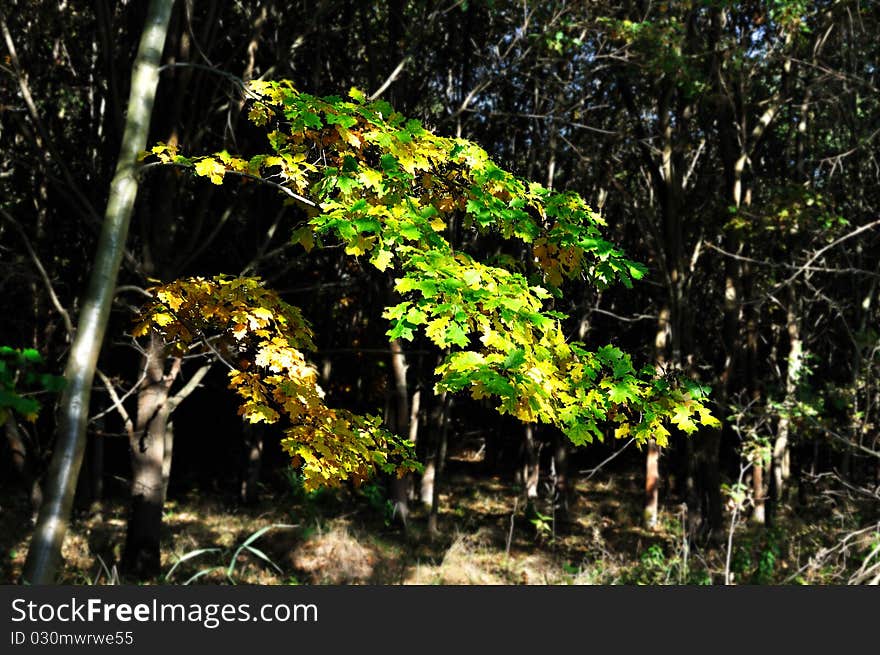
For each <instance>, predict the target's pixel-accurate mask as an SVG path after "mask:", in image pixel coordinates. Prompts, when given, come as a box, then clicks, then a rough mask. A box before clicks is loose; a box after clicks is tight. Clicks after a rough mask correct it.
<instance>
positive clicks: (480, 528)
mask: <svg viewBox="0 0 880 655" xmlns="http://www.w3.org/2000/svg"><path fill="white" fill-rule="evenodd" d="M444 491H445V492H444V493H443V494H442V495H441V508H442V511H441V514H440V517H439V518H440V528H441V532H442V534H441V537H440V538H439V539H431V538H429V536H428V535H427V533H426V532H425V529H424V525H425V516H424V514H423V513H422V512H423V510H420V509H418V508H416V509H415V512H414V514H413V516H412V521H411V523H410V530H409V531H408V532H407V533H403V532H402V531H401V530H400V529H399V528H397V527H394V526H390V525H388V524H387V518H388V517H387V516H383V514H382V512H381V510H380V509H379V508H377V507H376V505H375V503H373V504H372V505H371V504H370V502H368V501H367V499H366V497H365V496H364V495H363V494H358V493H354V492H341V493H340V494H337V495H332V496H330V497H329V502H324V501H327V498H326V497H325V499H324V501H322V502H318V503H316V501H315V500H314V499H309V498H302V497H296V496H291V495H289V494H288V495H281V496H279V495H278V494H277V493H275V494H268V493H267V494H266V495H264V497H263V498H262V499H261V502H259V503H258V504H256V505H254V506H248V507H241V506H238V505H236V504H235V503H233V502H224V501H223V499H222V498H218V497H217V496H216V495H213V494H198V493H191V494H189V495H187V496H186V497H183V498H179V499H177V500H175V501H173V502H169V503H168V505H167V507H166V511H165V517H164V527H163V535H162V542H163V552H162V572H163V574H162V576H160V577H159V578H158V579H156V580H152V581H147V582H152V583H156V584H168V583H170V584H181V583H183V582H185V581H187V580H190V579H192V578H193V576H198V577H197V578H195V580H193V582H197V583H208V584H228V583H229V582H230V581H234V582H236V583H237V584H381V585H391V584H393V585H397V584H417V585H431V584H443V585H511V584H517V585H519V584H539V585H558V584H614V583H640V582H645V583H651V584H659V583H663V582H678V581H680V580H681V579H682V575H683V571H684V570H685V569H686V571H685V572H686V573H687V574H688V575H691V577H690V578H688V581H690V582H693V581H694V580H697V579H701V580H705V581H714V582H717V581H718V580H719V576H718V572H719V568H720V569H723V552H722V551H721V550H720V549H718V548H711V547H706V546H703V545H698V546H699V547H697V546H694V549H693V552H692V553H691V556H690V560H688V561H687V562H686V563H685V562H683V561H682V550H681V543H682V539H681V534H682V532H681V517H680V516H679V515H678V514H676V513H675V511H668V512H665V513H663V514H662V515H661V521H660V527H659V529H658V530H653V531H649V530H645V529H643V528H642V527H640V525H639V520H638V518H639V515H640V509H639V506H640V500H641V493H640V489H639V487H638V484H636V481H634V480H632V479H628V478H622V477H619V478H616V479H610V478H606V479H605V480H604V481H597V480H596V481H591V482H589V483H586V484H584V483H581V484H579V486H578V487H577V489H576V490H575V493H574V498H573V503H572V505H571V507H570V516H571V517H572V520H571V521H570V522H569V523H566V524H563V523H561V522H560V524H559V525H556V524H551V526H550V527H549V528H548V526H547V525H545V526H544V528H543V529H536V526H535V525H533V524H532V522H530V520H529V518H528V517H527V516H526V515H525V513H524V511H523V507H522V503H521V502H520V501H518V500H517V495H516V490H515V489H514V488H513V487H512V486H511V485H510V484H508V483H507V482H506V481H504V480H502V479H499V478H485V477H480V478H475V477H469V476H467V475H463V474H460V475H458V476H457V477H456V476H452V477H450V478H449V479H448V480H447V481H446V484H445V487H444ZM514 508H516V512H514ZM538 509H539V511H540V512H542V513H543V514H545V515H549V514H552V509H551V508H549V506H548V505H547V504H546V503H543V504H540V505H539V507H538ZM29 516H30V514H29V509H28V508H27V507H26V503H24V502H21V501H18V504H17V501H16V499H15V498H13V497H3V496H2V495H0V557H2V559H0V579H2V580H3V581H4V582H14V581H15V580H17V579H18V577H19V576H20V573H21V567H22V565H23V563H24V558H25V555H26V552H27V546H28V540H29V538H30V531H31V524H30V519H29ZM125 516H126V508H125V504H124V503H123V502H122V501H121V500H116V501H108V502H106V503H105V504H104V507H103V509H102V511H101V512H100V513H92V514H80V515H77V516H75V517H74V520H73V521H72V524H71V529H70V530H69V532H68V537H67V539H66V541H65V543H64V549H63V554H64V559H65V563H64V567H63V569H62V571H61V580H62V581H63V582H65V583H69V584H92V583H100V584H106V583H107V582H108V581H112V580H113V579H114V567H115V565H116V563H117V562H118V561H119V558H120V555H121V550H122V544H123V543H124V537H125ZM276 524H295V526H296V527H294V528H292V529H272V530H269V531H267V532H266V533H265V534H262V535H261V536H260V537H259V538H258V539H257V540H256V541H254V542H253V543H252V544H251V545H252V546H254V547H255V548H258V549H259V550H260V552H261V553H262V554H264V555H265V556H266V558H267V559H268V560H270V561H271V562H272V564H269V563H267V562H266V561H264V560H263V559H261V557H258V556H257V555H255V554H254V553H251V552H248V551H246V550H243V551H241V550H239V546H240V545H241V544H242V543H244V542H245V541H246V540H247V539H248V538H249V537H250V536H251V535H253V534H254V533H255V532H256V531H258V530H260V529H262V528H265V527H266V526H271V525H276ZM787 525H789V527H790V528H791V530H789V531H788V532H787V535H788V536H787V537H786V539H788V543H787V545H786V550H784V551H782V552H780V553H779V559H778V562H777V564H776V566H777V569H776V570H777V572H778V573H779V575H780V576H784V575H788V573H790V572H791V571H792V570H796V569H797V567H799V566H800V565H801V564H803V562H804V561H806V559H807V558H808V557H809V554H810V552H816V550H817V549H818V548H819V547H820V545H821V544H820V543H819V542H818V541H816V534H817V532H816V530H815V525H813V524H812V523H810V524H809V528H808V527H807V524H806V523H805V524H804V529H802V530H795V528H796V527H797V523H796V521H795V520H794V519H790V520H789V521H788V524H787ZM762 534H763V533H761V532H756V531H755V530H752V529H751V528H749V527H748V526H745V525H744V526H742V527H741V529H740V530H738V532H737V544H739V545H740V546H741V547H742V549H743V551H744V552H746V551H749V549H751V554H750V557H751V558H752V564H751V565H750V566H754V565H756V563H757V562H758V559H759V557H760V556H761V549H762V548H764V546H763V545H762V544H763V543H764V542H762V538H763V537H762V536H761V535H762ZM869 538H870V539H875V537H873V536H871V535H868V536H866V537H865V539H866V540H867V539H869ZM811 540H812V541H811ZM870 543H873V541H871V542H870ZM869 545H870V544H869V543H868V542H866V544H865V545H864V547H865V548H867V547H868V546H869ZM237 551H238V552H237ZM193 553H197V554H196V555H193ZM236 553H237V554H236ZM188 556H190V557H189V559H187V560H186V561H185V562H183V563H181V564H179V565H178V562H180V560H181V559H182V558H187V557H188ZM175 565H177V566H176V568H174V567H175ZM230 565H233V575H232V577H231V579H230V577H229V576H228V575H227V572H228V570H229V567H230ZM172 569H173V575H171V576H170V577H169V576H168V573H169V572H170V571H172ZM694 573H698V574H699V575H698V576H696V577H694V576H693V575H692V574H694ZM746 573H747V572H746ZM815 575H816V576H819V577H814V575H813V574H812V573H805V575H804V576H803V581H805V582H808V583H814V582H819V583H821V582H822V581H823V580H824V578H822V577H821V576H822V575H824V573H823V572H822V571H819V572H818V573H816V574H815ZM738 579H739V578H738ZM123 581H125V580H123Z"/></svg>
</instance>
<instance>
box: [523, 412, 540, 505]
mask: <svg viewBox="0 0 880 655" xmlns="http://www.w3.org/2000/svg"><path fill="white" fill-rule="evenodd" d="M535 432H536V431H535V425H534V424H533V423H526V424H525V426H523V445H522V453H523V456H522V473H521V475H522V483H523V487H524V488H525V494H526V503H527V505H526V506H527V507H528V508H529V510H528V511H533V510H534V504H535V500H536V499H537V498H538V481H539V479H540V473H541V444H540V443H538V440H537V439H536V438H535Z"/></svg>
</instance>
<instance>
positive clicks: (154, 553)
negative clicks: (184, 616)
mask: <svg viewBox="0 0 880 655" xmlns="http://www.w3.org/2000/svg"><path fill="white" fill-rule="evenodd" d="M145 359H146V362H145V370H146V379H145V380H144V382H143V383H142V385H141V389H140V392H139V394H138V409H137V422H136V425H135V430H134V433H133V435H132V438H131V442H130V444H129V446H130V455H131V474H132V477H131V509H130V513H129V518H128V530H127V533H126V540H125V551H124V554H123V561H122V566H123V569H124V570H125V571H126V573H129V574H131V575H135V576H138V577H140V578H149V577H153V576H155V575H158V573H159V548H160V532H161V527H162V510H163V507H164V504H165V489H166V478H165V475H164V473H165V466H166V456H165V446H166V439H167V437H168V416H169V412H170V409H171V404H170V403H169V391H170V390H171V385H172V383H173V382H174V378H175V377H176V376H177V372H178V370H179V368H180V360H178V359H175V360H173V362H172V364H171V371H170V372H169V373H166V371H165V368H166V363H167V361H168V357H167V354H166V349H165V344H164V343H163V341H162V337H161V336H159V335H158V334H157V333H155V332H153V333H152V334H151V335H150V343H149V345H148V346H147V350H146V354H145ZM168 463H169V464H170V459H169V460H168Z"/></svg>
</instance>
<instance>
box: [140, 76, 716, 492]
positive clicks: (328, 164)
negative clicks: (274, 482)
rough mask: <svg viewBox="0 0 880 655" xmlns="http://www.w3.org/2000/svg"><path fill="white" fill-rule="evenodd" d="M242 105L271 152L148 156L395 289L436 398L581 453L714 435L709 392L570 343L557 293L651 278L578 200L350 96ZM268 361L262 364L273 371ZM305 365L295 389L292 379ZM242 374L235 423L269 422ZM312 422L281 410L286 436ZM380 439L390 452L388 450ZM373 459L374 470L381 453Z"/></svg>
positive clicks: (310, 453) (324, 478) (257, 93)
mask: <svg viewBox="0 0 880 655" xmlns="http://www.w3.org/2000/svg"><path fill="white" fill-rule="evenodd" d="M249 92H250V94H251V97H252V101H251V105H250V111H249V114H248V115H249V118H250V120H251V121H252V122H253V123H254V124H255V125H257V126H259V127H262V128H264V129H265V130H266V136H267V140H268V145H269V147H270V152H268V153H266V154H260V155H256V156H253V157H251V158H249V159H245V158H239V157H234V156H231V155H230V154H229V153H227V152H226V151H223V152H219V153H215V154H213V155H205V156H199V157H193V158H184V157H182V156H180V155H179V154H178V153H177V150H176V148H174V147H172V146H169V145H166V144H159V145H157V146H156V147H154V148H153V149H152V151H151V153H147V156H149V157H152V158H154V159H157V160H158V161H160V162H164V163H168V164H176V165H183V166H189V167H192V168H193V170H194V172H195V173H196V175H199V176H203V177H207V178H208V179H209V180H210V181H211V182H212V183H215V184H220V183H222V181H223V179H224V177H225V176H226V175H228V174H236V175H245V176H251V177H260V178H268V177H270V176H271V178H272V180H279V181H280V182H281V184H282V185H283V186H284V188H285V189H287V190H288V195H289V196H292V198H291V202H295V203H299V204H301V205H302V206H303V207H304V208H305V209H306V211H307V212H308V214H309V216H310V220H309V223H308V230H303V229H300V230H298V231H297V232H296V233H295V234H294V236H293V238H294V240H295V241H296V242H298V243H300V244H302V245H303V246H304V247H305V248H306V249H307V250H308V249H310V248H312V247H321V246H325V245H331V244H333V243H339V244H341V245H342V246H343V247H344V249H345V252H346V253H347V254H348V255H351V256H355V257H364V258H365V259H367V260H368V261H369V262H370V263H371V264H372V265H373V266H374V267H375V268H377V269H378V270H380V271H387V272H389V274H393V275H394V276H395V290H396V292H397V294H398V296H399V302H398V303H397V304H394V305H392V306H390V307H387V308H386V309H385V312H384V316H385V318H387V319H388V320H389V322H390V327H389V329H388V336H389V338H390V339H404V340H413V339H415V338H416V336H417V335H419V334H421V335H423V336H424V337H425V338H427V339H429V340H430V341H431V342H433V343H434V344H435V345H436V346H437V347H438V348H441V349H442V350H443V351H445V352H446V353H447V354H446V356H445V357H444V359H443V361H442V363H441V364H440V365H439V366H438V367H437V369H436V374H437V376H438V378H437V382H436V390H437V392H444V391H447V392H458V391H467V392H469V393H470V395H471V396H472V397H474V398H476V399H480V398H491V399H494V401H495V407H496V408H497V410H498V411H499V412H501V413H503V414H512V415H514V416H516V417H517V418H519V419H521V420H523V421H540V422H543V423H548V424H551V425H555V426H557V427H558V428H559V429H561V430H562V431H563V432H564V433H565V434H566V435H567V436H568V437H569V438H570V439H571V440H572V442H573V443H575V444H577V445H582V444H585V443H588V442H591V441H592V440H593V439H602V438H603V437H604V435H605V433H606V430H608V429H609V428H613V429H614V431H615V436H617V437H624V436H631V437H634V438H635V439H636V440H637V442H639V443H645V442H647V440H648V439H650V438H654V439H656V440H657V442H658V443H659V444H661V445H665V444H666V443H667V442H668V436H669V430H668V428H667V427H666V426H667V425H669V424H672V425H674V426H676V427H678V428H679V429H681V430H682V431H684V432H685V433H688V434H690V433H693V432H695V431H696V430H697V429H698V425H699V424H701V423H702V424H703V425H708V426H717V425H718V422H717V420H716V419H715V418H714V417H713V416H712V415H711V414H710V412H709V410H708V408H707V407H706V405H705V404H704V403H705V400H706V397H707V393H708V388H706V387H702V386H700V385H697V384H693V383H689V382H687V381H685V382H683V383H681V384H679V383H677V382H676V381H674V380H670V379H669V378H663V379H660V378H657V376H656V375H655V373H654V371H653V370H652V369H641V370H638V369H636V368H635V367H634V365H633V363H632V361H631V359H630V357H629V356H628V355H626V354H625V353H623V352H622V351H620V350H619V349H618V348H616V347H614V346H610V345H609V346H605V347H603V348H600V349H599V350H597V351H595V352H593V351H591V350H589V349H588V348H587V346H586V345H585V344H582V343H578V342H574V341H570V340H569V339H567V338H566V336H565V334H564V333H563V330H562V323H563V321H564V320H565V319H566V318H567V317H566V316H565V315H564V314H561V313H559V312H556V311H553V310H552V309H550V307H551V306H552V302H553V299H554V297H558V296H561V294H562V285H563V283H564V281H565V280H566V279H586V280H587V281H588V282H590V283H592V284H593V285H595V286H596V287H598V288H604V287H606V286H608V285H610V284H612V283H614V282H616V281H619V282H622V283H623V284H624V285H626V286H630V285H631V284H632V280H636V279H640V278H641V277H643V276H644V274H645V272H646V269H645V268H644V267H643V266H642V265H640V264H638V263H636V262H633V261H631V260H629V259H627V258H626V257H625V256H624V254H623V253H622V252H621V251H620V250H619V249H617V248H615V247H614V246H613V245H612V244H611V243H610V242H608V241H607V240H605V239H604V238H603V235H602V231H601V228H602V226H603V224H604V222H603V220H602V219H601V217H599V216H598V215H597V214H596V213H595V212H593V211H592V210H591V209H590V208H589V207H588V206H587V204H586V203H585V201H584V200H583V198H581V197H580V196H579V195H577V194H575V193H571V192H555V191H550V190H548V189H546V188H544V187H542V186H541V185H539V184H536V183H533V182H529V181H526V180H523V179H520V178H518V177H516V176H515V175H513V174H511V173H509V172H507V171H505V170H503V169H501V168H500V167H499V166H497V165H496V164H495V163H494V162H493V161H492V160H491V159H490V157H489V156H488V154H487V153H486V152H485V151H484V150H483V149H482V148H480V147H478V146H477V145H475V144H473V143H471V142H469V141H466V140H464V139H450V138H445V137H441V136H438V135H435V134H433V133H431V132H429V131H428V130H426V129H424V127H423V126H422V125H421V124H420V123H419V122H418V121H416V120H411V119H410V120H408V119H407V118H406V117H404V116H402V115H401V114H399V113H397V112H395V111H394V110H393V109H392V108H391V106H390V105H388V103H386V102H384V101H378V102H367V101H366V100H365V99H364V94H363V93H362V92H360V91H358V90H356V89H353V90H352V91H351V92H350V94H349V96H350V98H351V99H350V100H343V99H341V98H339V97H336V96H331V97H326V98H316V97H314V96H311V95H309V94H305V93H300V92H298V91H297V90H296V89H295V88H294V87H293V85H292V84H291V83H290V82H288V81H281V82H267V81H257V82H253V83H251V85H250V87H249ZM452 224H457V225H460V226H461V227H462V228H463V229H464V230H466V231H468V232H469V233H470V234H472V235H473V237H474V238H475V239H477V240H478V239H479V237H481V236H485V235H490V234H492V235H495V237H496V238H500V239H502V240H503V242H504V243H508V244H519V245H516V248H517V249H521V248H522V247H523V246H525V247H527V248H528V249H530V252H531V258H530V261H528V262H522V263H521V264H519V265H517V264H511V265H509V266H499V265H489V264H486V263H483V262H481V261H477V260H476V259H475V258H474V256H473V255H471V254H469V253H468V252H467V251H466V249H465V248H463V247H462V248H456V247H453V244H452V242H451V238H452V237H451V230H450V226H451V225H452ZM517 249H515V250H514V252H519V251H520V250H517ZM511 261H512V260H511ZM529 269H531V270H532V271H533V273H532V274H531V276H530V275H529V274H528V270H529ZM199 311H201V307H200V308H199ZM165 313H167V312H164V310H163V311H161V312H159V314H157V316H162V315H163V314H165ZM155 322H156V321H154V323H155ZM162 327H163V328H167V327H168V324H166V325H165V326H162ZM174 335H175V333H173V332H172V333H171V334H170V335H169V336H172V337H173V336H174ZM293 345H294V346H295V347H296V343H295V341H294V342H293ZM284 347H285V348H287V347H288V346H287V345H285V346H284ZM272 359H273V358H272V357H268V358H267V357H264V358H263V360H262V361H261V362H260V361H258V362H257V363H258V364H261V365H265V364H267V363H268V364H270V367H271V361H270V360H272ZM300 360H301V358H299V359H297V361H296V366H295V367H294V368H295V371H294V372H293V375H294V377H297V376H301V373H300V369H303V366H304V362H302V361H300ZM281 368H282V369H284V368H285V367H284V366H281ZM273 373H279V374H280V377H279V376H276V378H275V381H274V382H273V381H271V380H270V381H269V385H270V387H274V393H277V391H278V389H282V390H283V385H286V384H288V383H287V382H283V378H284V375H289V374H290V372H287V373H285V372H282V371H277V372H276V371H274V370H273ZM236 375H237V377H235V378H234V379H233V384H234V385H237V387H238V389H239V393H240V395H243V397H247V399H248V403H249V404H247V405H246V407H247V409H245V410H244V415H245V416H246V417H248V418H249V419H250V420H267V421H269V420H271V419H273V418H274V415H273V414H272V413H271V412H270V411H269V410H267V409H264V405H265V403H263V401H262V399H263V397H264V396H266V395H267V392H266V390H264V389H263V385H265V383H266V380H262V381H261V377H262V376H263V375H264V374H263V373H262V372H260V373H248V372H241V373H238V374H236ZM309 384H310V385H311V384H312V383H311V382H309ZM242 389H245V390H247V391H246V392H243V391H241V390H242ZM248 394H250V397H248V396H247V395H248ZM283 395H284V396H286V397H288V398H289V397H292V396H294V395H296V394H292V393H289V392H286V391H284V393H283ZM307 414H308V412H303V411H302V410H300V409H296V410H294V411H290V415H291V420H292V421H293V424H294V428H292V429H293V430H294V431H297V430H300V429H299V428H298V427H297V425H298V423H297V422H298V421H299V420H300V417H302V416H305V415H307ZM348 420H349V421H351V419H350V418H349V419H348ZM372 431H375V432H380V431H381V429H380V427H379V424H378V420H377V419H370V418H367V419H363V420H361V421H360V422H359V423H358V424H357V425H356V428H355V429H354V432H358V434H359V436H358V437H356V438H355V437H354V436H353V437H352V438H350V439H348V440H347V441H346V442H345V446H343V447H342V449H345V448H351V449H353V450H358V449H359V448H360V446H359V444H360V443H361V442H369V440H370V439H371V438H372V437H370V436H369V434H370V433H371V432H372ZM352 434H353V433H352ZM302 441H303V437H302V435H300V436H297V437H294V438H293V439H292V441H289V442H288V443H289V444H290V445H291V447H290V448H289V450H290V452H291V454H292V455H295V456H298V457H301V458H303V459H304V460H305V461H306V462H307V464H308V465H310V466H314V467H316V470H317V469H320V472H319V473H318V474H317V475H316V477H315V478H314V480H315V482H320V483H328V484H329V483H333V481H334V480H337V479H338V477H339V474H340V473H341V472H343V471H345V470H346V467H347V466H349V465H350V464H351V461H346V460H345V457H344V456H343V454H342V452H337V455H336V456H337V457H338V459H339V460H340V462H343V466H337V467H323V466H322V465H321V463H320V462H321V456H318V457H316V456H315V451H314V450H313V449H309V448H306V449H305V450H300V447H299V444H301V443H302ZM383 441H384V442H385V443H392V442H391V441H390V439H389V437H387V436H386V437H383ZM324 443H325V444H326V443H328V442H326V441H325V442H324ZM370 452H371V453H372V456H373V457H379V454H378V453H379V450H378V449H376V448H372V446H371V447H370ZM354 459H355V460H358V461H360V459H361V455H360V454H358V455H357V456H356V457H354ZM382 464H384V462H382Z"/></svg>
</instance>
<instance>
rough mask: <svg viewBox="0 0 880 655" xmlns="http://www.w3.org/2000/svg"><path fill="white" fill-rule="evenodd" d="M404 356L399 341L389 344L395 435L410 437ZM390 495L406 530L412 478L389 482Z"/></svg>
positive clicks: (396, 479)
mask: <svg viewBox="0 0 880 655" xmlns="http://www.w3.org/2000/svg"><path fill="white" fill-rule="evenodd" d="M407 368H408V367H407V363H406V355H405V354H404V352H403V346H402V345H401V343H400V339H394V340H393V341H392V342H391V370H392V372H393V374H394V398H395V401H396V402H395V423H396V429H397V434H398V435H399V436H401V437H403V436H407V437H409V436H410V403H409V385H408V384H407V380H406V372H407ZM391 495H392V501H393V503H394V516H395V517H396V518H399V519H400V522H401V524H402V525H403V527H404V528H406V524H407V520H408V518H409V499H410V496H411V495H412V476H411V475H405V476H403V477H402V478H398V477H395V478H394V479H393V480H392V482H391Z"/></svg>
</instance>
